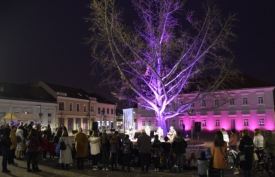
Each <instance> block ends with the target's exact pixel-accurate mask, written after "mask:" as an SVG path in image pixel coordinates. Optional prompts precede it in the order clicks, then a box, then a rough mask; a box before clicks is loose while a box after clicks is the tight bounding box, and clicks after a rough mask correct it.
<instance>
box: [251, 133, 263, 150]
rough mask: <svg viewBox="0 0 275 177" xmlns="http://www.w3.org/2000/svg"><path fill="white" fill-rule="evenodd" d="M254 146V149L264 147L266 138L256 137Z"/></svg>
mask: <svg viewBox="0 0 275 177" xmlns="http://www.w3.org/2000/svg"><path fill="white" fill-rule="evenodd" d="M253 144H254V147H257V148H262V147H264V137H263V135H257V136H254V138H253Z"/></svg>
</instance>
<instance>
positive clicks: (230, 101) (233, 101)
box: [229, 98, 235, 106]
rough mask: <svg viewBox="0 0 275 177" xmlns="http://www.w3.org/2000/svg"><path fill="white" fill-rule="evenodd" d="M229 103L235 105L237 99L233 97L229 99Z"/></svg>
mask: <svg viewBox="0 0 275 177" xmlns="http://www.w3.org/2000/svg"><path fill="white" fill-rule="evenodd" d="M229 105H231V106H232V105H235V100H234V99H233V98H232V99H230V100H229Z"/></svg>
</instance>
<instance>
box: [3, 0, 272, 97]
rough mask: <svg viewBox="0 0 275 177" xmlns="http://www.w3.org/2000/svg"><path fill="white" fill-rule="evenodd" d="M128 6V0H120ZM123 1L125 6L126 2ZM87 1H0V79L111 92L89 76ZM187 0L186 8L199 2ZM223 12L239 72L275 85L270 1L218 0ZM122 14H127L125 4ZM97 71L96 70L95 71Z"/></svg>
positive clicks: (108, 93) (90, 59)
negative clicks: (231, 21)
mask: <svg viewBox="0 0 275 177" xmlns="http://www.w3.org/2000/svg"><path fill="white" fill-rule="evenodd" d="M120 1H121V4H122V5H124V6H126V7H127V6H128V4H129V1H130V0H120ZM126 1H127V3H126V4H127V5H125V2H126ZM89 2H90V0H1V1H0V81H4V82H11V83H27V82H37V81H40V80H42V81H45V82H50V83H55V84H60V85H66V86H72V87H76V88H83V89H84V90H86V91H88V92H94V91H97V92H99V93H101V94H103V95H105V96H107V97H110V91H109V90H108V88H98V87H96V86H97V85H98V83H99V79H98V78H100V76H98V77H97V78H93V77H92V76H91V74H90V73H91V69H92V68H91V65H90V63H91V61H92V58H91V57H90V51H89V46H88V45H85V40H84V39H85V38H87V37H89V35H90V32H89V31H88V28H89V25H90V24H89V23H86V22H85V20H84V18H85V17H88V15H89V13H90V9H89V8H88V4H89ZM198 2H205V0H189V2H188V7H190V8H191V7H195V8H197V7H200V5H199V3H198ZM217 2H219V5H220V7H221V10H222V11H223V12H224V13H229V12H232V13H237V14H238V15H237V18H238V22H236V23H235V26H236V27H235V29H234V32H235V33H236V34H237V36H238V39H237V40H236V41H235V42H234V43H232V47H231V48H232V50H233V51H234V52H235V57H236V60H235V63H234V65H235V66H236V67H237V68H238V69H239V70H240V71H241V72H243V73H246V74H248V75H251V76H253V77H256V78H258V79H261V80H263V81H265V82H268V83H270V84H273V85H275V49H274V47H275V10H274V7H275V2H274V0H219V1H217ZM126 13H127V16H129V15H131V12H130V10H129V9H128V10H127V9H126ZM99 74H100V73H99Z"/></svg>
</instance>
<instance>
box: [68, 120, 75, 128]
mask: <svg viewBox="0 0 275 177" xmlns="http://www.w3.org/2000/svg"><path fill="white" fill-rule="evenodd" d="M73 128H74V118H68V130H73Z"/></svg>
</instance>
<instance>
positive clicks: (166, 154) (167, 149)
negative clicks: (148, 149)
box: [161, 136, 171, 172]
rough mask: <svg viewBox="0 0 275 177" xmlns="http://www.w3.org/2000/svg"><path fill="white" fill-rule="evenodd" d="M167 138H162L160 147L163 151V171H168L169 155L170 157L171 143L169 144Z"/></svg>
mask: <svg viewBox="0 0 275 177" xmlns="http://www.w3.org/2000/svg"><path fill="white" fill-rule="evenodd" d="M168 140H169V138H168V137H167V136H166V137H164V141H165V142H163V143H162V144H161V146H162V149H163V154H164V155H163V156H164V157H163V158H164V159H163V161H164V168H165V171H166V172H167V171H169V170H170V155H171V143H169V141H168Z"/></svg>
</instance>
